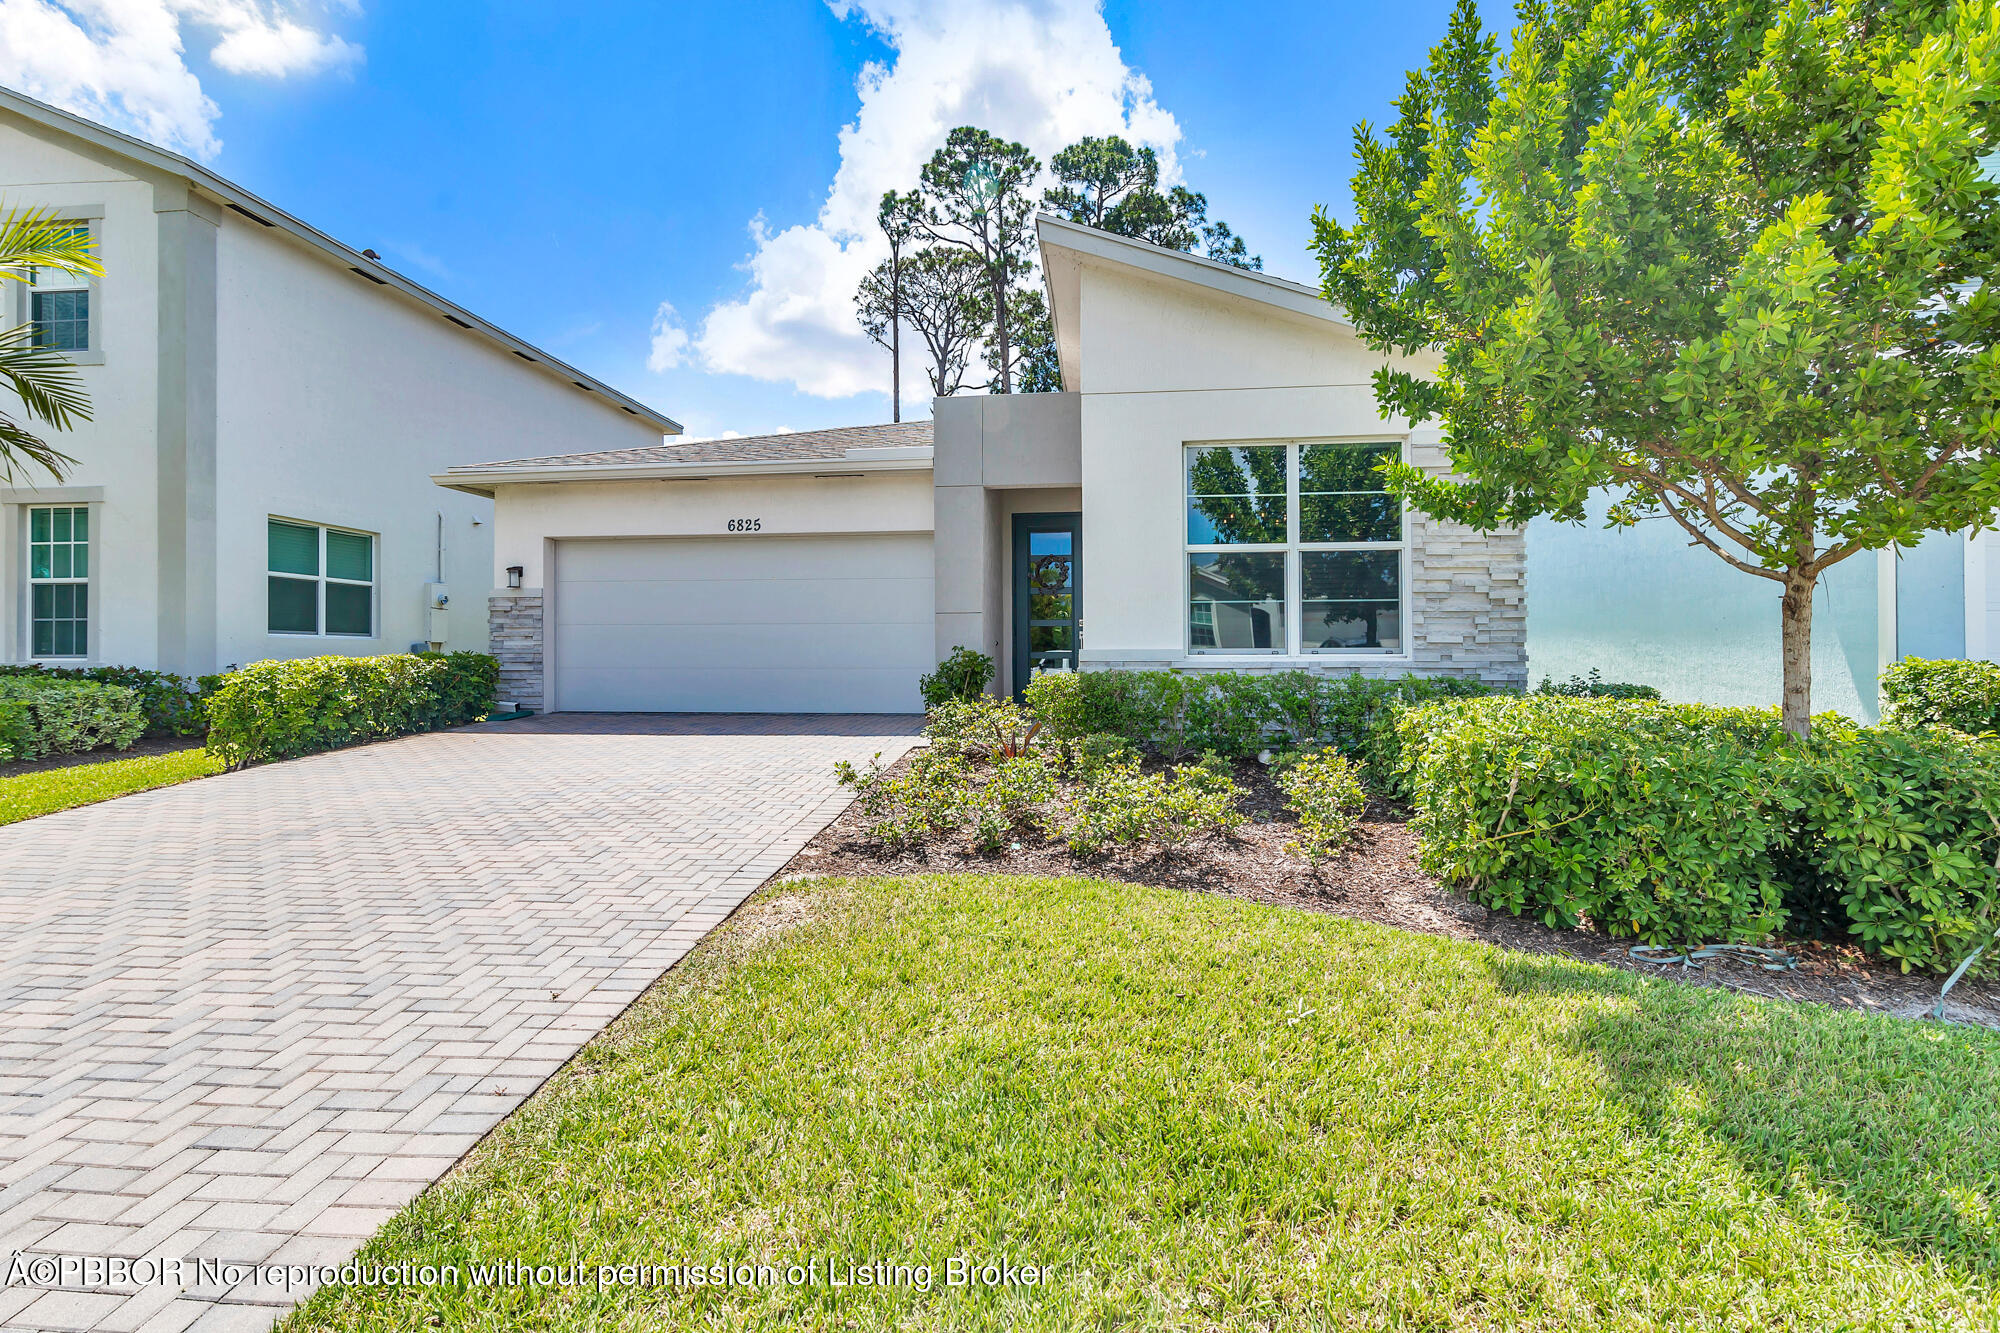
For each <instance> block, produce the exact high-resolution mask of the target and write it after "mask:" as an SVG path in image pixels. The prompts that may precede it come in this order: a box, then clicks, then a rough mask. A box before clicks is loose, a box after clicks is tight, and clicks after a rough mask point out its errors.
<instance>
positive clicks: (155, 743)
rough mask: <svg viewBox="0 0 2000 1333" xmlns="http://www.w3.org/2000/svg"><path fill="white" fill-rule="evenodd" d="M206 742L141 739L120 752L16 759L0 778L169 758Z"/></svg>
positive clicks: (181, 738)
mask: <svg viewBox="0 0 2000 1333" xmlns="http://www.w3.org/2000/svg"><path fill="white" fill-rule="evenodd" d="M207 743H208V742H207V740H206V739H205V738H204V737H201V736H142V737H140V738H139V739H138V740H136V741H133V742H132V744H131V745H130V746H128V747H127V748H125V749H123V750H112V749H103V750H85V751H83V752H82V753H80V754H52V755H48V756H45V757H44V758H41V759H17V760H15V761H14V762H13V763H11V764H0V778H17V777H20V776H21V775H22V774H23V773H44V772H47V771H48V770H49V769H52V768H75V767H76V766H77V765H78V764H103V763H109V762H110V761H111V760H114V759H138V758H140V757H142V756H144V755H149V754H172V753H173V752H174V751H176V750H193V749H197V748H199V747H200V746H203V745H206V744H207Z"/></svg>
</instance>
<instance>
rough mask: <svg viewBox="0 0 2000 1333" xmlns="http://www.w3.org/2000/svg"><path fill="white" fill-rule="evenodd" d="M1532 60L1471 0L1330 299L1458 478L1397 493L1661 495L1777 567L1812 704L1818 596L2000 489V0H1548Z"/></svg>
mask: <svg viewBox="0 0 2000 1333" xmlns="http://www.w3.org/2000/svg"><path fill="white" fill-rule="evenodd" d="M1522 17H1523V19H1524V23H1523V26H1522V27H1521V28H1520V29H1519V30H1518V31H1517V32H1516V34H1515V36H1514V40H1513V43H1512V45H1511V47H1510V49H1509V50H1508V51H1507V53H1506V54H1505V56H1504V57H1502V56H1500V55H1498V53H1497V47H1496V44H1495V43H1494V42H1493V40H1492V39H1491V38H1490V37H1489V36H1488V35H1486V34H1485V33H1484V32H1482V31H1481V29H1480V26H1479V20H1478V17H1477V14H1476V11H1475V10H1474V7H1473V5H1472V3H1471V0H1460V3H1459V5H1458V7H1457V9H1456V11H1455V12H1454V14H1453V16H1452V19H1451V23H1450V27H1449V30H1448V32H1447V34H1446V36H1445V39H1444V41H1443V42H1442V43H1440V45H1439V46H1438V47H1437V48H1436V49H1435V50H1434V51H1433V53H1432V56H1431V60H1430V63H1429V65H1428V67H1427V68H1426V69H1424V70H1422V71H1418V72H1416V73H1413V74H1412V75H1411V76H1410V77H1409V80H1408V83H1407V86H1406V89H1405V92H1404V95H1403V96H1402V97H1401V98H1400V99H1399V100H1398V101H1397V104H1396V106H1397V111H1398V118H1397V120H1396V122H1395V123H1394V124H1393V125H1392V126H1391V127H1390V128H1389V130H1388V132H1387V135H1386V137H1385V138H1378V137H1377V136H1376V135H1375V134H1374V133H1373V131H1372V130H1371V129H1370V128H1369V127H1368V126H1367V125H1366V124H1363V125H1362V126H1360V127H1358V129H1357V131H1356V136H1355V140H1356V159H1357V163H1358V169H1357V171H1356V174H1355V176H1354V182H1353V184H1354V190H1353V193H1354V199H1355V210H1356V214H1357V219H1358V220H1357V222H1356V223H1355V225H1354V226H1352V227H1343V226H1341V225H1339V224H1338V223H1336V222H1334V221H1333V220H1332V219H1331V218H1330V217H1328V216H1327V215H1326V213H1325V211H1324V210H1321V211H1320V212H1319V213H1318V214H1317V215H1316V216H1315V227H1316V231H1317V239H1316V245H1317V247H1318V250H1319V255H1320V259H1321V265H1322V271H1323V276H1324V281H1325V289H1326V293H1327V296H1328V297H1329V299H1331V300H1333V301H1335V302H1337V303H1338V304H1340V305H1341V306H1343V307H1344V308H1345V309H1346V310H1347V311H1348V312H1350V314H1351V315H1352V317H1353V318H1354V320H1355V323H1356V325H1357V327H1358V328H1359V329H1360V330H1361V332H1362V335H1363V336H1364V337H1365V338H1366V339H1367V340H1368V342H1369V344H1370V345H1371V346H1373V347H1375V348H1377V349H1378V350H1381V351H1385V352H1395V353H1400V354H1405V355H1422V356H1426V357H1434V358H1435V365H1436V370H1435V373H1418V372H1416V371H1413V370H1410V369H1402V368H1384V369H1383V370H1381V371H1379V372H1378V374H1377V376H1376V393H1377V398H1378V400H1379V402H1380V405H1381V407H1382V409H1383V411H1384V412H1385V413H1386V414H1393V415H1399V416H1403V417H1407V418H1408V419H1410V420H1412V421H1417V422H1422V421H1439V422H1441V423H1442V425H1443V429H1444V435H1445V440H1446V443H1447V446H1448V448H1449V451H1450V456H1451V460H1452V464H1453V468H1454V471H1455V473H1456V477H1455V478H1454V479H1449V480H1447V479H1443V478H1435V477H1430V476H1427V475H1425V474H1423V473H1421V472H1419V471H1417V470H1415V469H1413V468H1410V467H1407V466H1403V465H1396V464H1392V465H1388V466H1387V467H1385V469H1384V470H1385V471H1386V472H1387V474H1388V475H1389V477H1390V482H1391V485H1392V487H1393V489H1395V490H1396V491H1397V492H1399V493H1400V494H1402V495H1403V496H1404V497H1405V498H1407V499H1408V500H1409V501H1410V502H1411V503H1412V504H1413V505H1415V506H1416V507H1417V508H1419V509H1421V510H1423V511H1425V512H1427V513H1429V514H1432V515H1436V516H1438V517H1442V518H1447V519H1452V520H1456V521H1459V522H1463V523H1468V524H1470V525H1472V526H1473V527H1475V528H1479V529H1483V530H1491V529H1493V528H1495V527H1498V526H1502V525H1509V524H1517V523H1521V522H1524V521H1525V520H1527V519H1529V518H1531V517H1533V516H1535V515H1538V514H1545V515H1550V516H1553V517H1555V518H1557V519H1559V520H1563V521H1570V522H1576V521H1581V520H1582V519H1583V517H1584V512H1585V504H1586V501H1587V500H1588V499H1589V497H1590V496H1591V494H1592V493H1593V492H1594V491H1598V490H1600V489H1601V490H1606V491H1608V492H1609V493H1610V494H1611V496H1612V499H1613V504H1612V507H1611V510H1610V516H1611V521H1612V523H1614V524H1617V525H1631V524H1633V523H1636V522H1638V521H1640V520H1641V519H1644V518H1647V517H1652V516H1658V515H1664V516H1665V517H1666V518H1667V519H1669V520H1670V521H1672V522H1674V523H1676V524H1678V525H1679V526H1680V527H1681V528H1682V529H1683V530H1684V531H1685V532H1686V533H1687V535H1688V538H1689V541H1690V544H1691V545H1698V546H1700V547H1702V548H1704V549H1706V550H1709V551H1711V552H1713V553H1714V554H1716V555H1717V556H1718V557H1720V558H1721V559H1723V560H1725V561H1727V562H1729V563H1730V564H1731V565H1733V566H1734V567H1736V568H1738V569H1740V570H1742V571H1744V572H1745V573H1746V574H1748V575H1751V576H1754V577H1757V578H1761V579H1764V580H1767V581H1769V582H1771V583H1774V584H1776V585H1777V589H1776V591H1777V592H1778V593H1779V602H1780V621H1781V625H1782V631H1781V635H1782V647H1783V661H1784V720H1785V726H1786V728H1787V729H1788V730H1789V731H1791V732H1792V733H1793V734H1794V735H1799V736H1803V735H1805V734H1806V733H1807V730H1808V727H1809V719H1810V715H1811V654H1810V645H1811V632H1812V599H1813V588H1814V585H1815V583H1816V582H1817V580H1818V579H1819V577H1820V575H1821V574H1823V573H1824V572H1825V571H1826V570H1827V569H1829V568H1831V567H1832V566H1834V565H1835V564H1838V563H1839V562H1840V561H1842V560H1845V559H1848V558H1850V557H1851V556H1853V555H1855V554H1856V553H1858V552H1862V551H1867V550H1872V549H1879V548H1882V547H1885V546H1887V545H1890V544H1891V543H1909V542H1914V541H1916V540H1917V539H1919V538H1920V537H1921V536H1922V535H1923V534H1924V533H1925V532H1928V531H1940V530H1955V529H1959V528H1964V527H1968V526H1977V525H1983V524H1986V523H1988V522H1990V521H1991V520H1992V519H1993V517H1994V514H1995V510H1996V507H2000V352H1996V348H1995V331H1996V328H2000V295H1996V293H1995V291H1994V290H1993V288H1992V285H1991V283H1990V281H1989V278H1990V275H1992V274H1994V273H1995V272H1996V271H2000V187H1996V184H1995V182H1994V181H1993V180H1992V179H1991V178H1990V176H1989V175H1986V174H1982V172H1981V170H1980V168H1979V162H1980V160H1981V159H1982V157H1983V156H1985V155H1987V154H1990V153H1991V152H1992V151H1993V149H1994V146H1995V144H1996V143H2000V6H1996V3H1995V0H1959V2H1957V3H1939V2H1937V0H1819V2H1818V3H1812V4H1805V3H1797V4H1792V5H1789V6H1784V7H1780V6H1778V5H1776V4H1775V3H1768V2H1766V0H1738V2H1737V3H1734V4H1730V5H1721V4H1705V3H1695V0H1611V2H1610V3H1605V4H1601V5H1598V6H1596V7H1594V8H1586V7H1584V6H1582V5H1565V4H1545V3H1540V2H1539V0H1534V2H1531V3H1529V4H1527V5H1525V6H1524V7H1523V9H1522Z"/></svg>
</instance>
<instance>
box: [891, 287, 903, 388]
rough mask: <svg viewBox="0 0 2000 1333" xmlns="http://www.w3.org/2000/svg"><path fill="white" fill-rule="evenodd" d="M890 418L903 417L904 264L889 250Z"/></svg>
mask: <svg viewBox="0 0 2000 1333" xmlns="http://www.w3.org/2000/svg"><path fill="white" fill-rule="evenodd" d="M889 418H890V420H892V421H901V420H902V419H903V264H902V259H901V257H900V256H898V255H897V254H896V252H895V251H894V250H891V251H890V252H889Z"/></svg>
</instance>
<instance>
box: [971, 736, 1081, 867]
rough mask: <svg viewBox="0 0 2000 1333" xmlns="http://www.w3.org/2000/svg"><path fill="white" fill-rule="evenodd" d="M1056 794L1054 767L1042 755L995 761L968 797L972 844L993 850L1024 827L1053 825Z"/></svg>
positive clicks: (1002, 845)
mask: <svg viewBox="0 0 2000 1333" xmlns="http://www.w3.org/2000/svg"><path fill="white" fill-rule="evenodd" d="M1059 795H1060V788H1059V787H1058V785H1057V782H1056V770H1055V768H1054V767H1053V766H1052V765H1051V764H1050V763H1049V761H1048V760H1047V759H1046V758H1044V757H1043V756H1042V755H1039V754H1027V755H1020V756H1018V757H1016V758H1012V759H1001V760H998V761H996V762H995V763H994V765H993V768H992V771H991V774H990V775H989V776H988V777H987V779H986V782H985V784H984V785H983V786H981V787H980V788H979V789H978V790H977V791H975V792H972V793H970V796H969V802H970V804H971V807H972V813H971V824H972V841H973V845H974V846H975V847H977V848H978V849H979V850H980V851H982V852H989V853H991V852H997V851H999V850H1000V849H1001V848H1002V847H1004V846H1006V844H1007V843H1008V842H1010V841H1011V840H1012V839H1013V837H1014V835H1015V834H1016V833H1018V832H1020V831H1021V830H1022V829H1024V828H1033V829H1035V830H1037V831H1044V832H1046V831H1048V830H1049V829H1051V828H1054V827H1056V826H1057V824H1058V821H1057V820H1056V819H1055V818H1054V817H1052V815H1051V813H1050V807H1051V805H1052V804H1053V803H1054V802H1055V801H1056V799H1057V797H1058V796H1059Z"/></svg>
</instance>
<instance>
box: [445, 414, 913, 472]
mask: <svg viewBox="0 0 2000 1333" xmlns="http://www.w3.org/2000/svg"><path fill="white" fill-rule="evenodd" d="M930 443H931V423H930V422H928V421H904V422H898V423H893V424H891V423H886V422H885V423H884V424H882V425H879V426H837V427H835V428H833V429H832V430H801V431H792V432H790V433H788V434H784V435H750V436H745V437H743V438H740V439H734V440H692V441H687V442H684V443H678V444H676V443H668V444H649V445H642V446H640V447H639V448H636V449H599V450H596V451H594V452H592V453H585V454H550V455H547V456H545V457H542V458H509V459H505V460H503V461H501V462H498V463H482V464H480V465H479V467H478V468H476V469H469V470H473V471H485V470H488V469H492V468H512V467H517V468H523V469H526V468H551V467H590V466H592V465H594V464H603V465H605V466H607V467H609V466H615V465H617V464H620V463H630V464H639V463H656V464H674V463H697V464H699V463H766V462H769V463H784V462H790V461H792V460H794V459H811V458H826V459H839V458H845V457H846V456H847V451H848V450H849V449H911V448H919V447H922V448H928V447H930Z"/></svg>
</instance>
